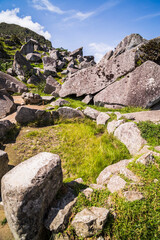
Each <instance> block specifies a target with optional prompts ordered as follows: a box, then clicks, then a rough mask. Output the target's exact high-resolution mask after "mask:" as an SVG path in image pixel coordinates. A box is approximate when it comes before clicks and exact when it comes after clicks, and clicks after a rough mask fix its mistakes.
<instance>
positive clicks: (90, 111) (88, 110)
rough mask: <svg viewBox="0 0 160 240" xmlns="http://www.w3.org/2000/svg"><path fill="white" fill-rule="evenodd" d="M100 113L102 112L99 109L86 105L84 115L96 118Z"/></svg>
mask: <svg viewBox="0 0 160 240" xmlns="http://www.w3.org/2000/svg"><path fill="white" fill-rule="evenodd" d="M99 114H100V112H99V111H97V110H95V109H93V108H90V107H86V109H85V110H84V115H85V116H87V117H89V118H91V119H94V120H96V119H97V117H98V115H99Z"/></svg>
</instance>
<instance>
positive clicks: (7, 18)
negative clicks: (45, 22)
mask: <svg viewBox="0 0 160 240" xmlns="http://www.w3.org/2000/svg"><path fill="white" fill-rule="evenodd" d="M19 12H20V10H19V8H15V9H12V10H8V9H7V10H6V11H1V12H0V22H5V23H12V24H13V23H14V24H18V25H20V26H21V27H26V28H29V29H31V30H32V31H34V32H36V33H38V34H40V35H42V36H44V37H45V38H46V39H51V34H50V33H49V32H48V31H44V27H43V26H41V25H40V24H39V23H37V22H33V21H32V18H31V16H26V17H23V18H21V17H19V16H18V13H19Z"/></svg>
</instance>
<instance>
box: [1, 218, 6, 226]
mask: <svg viewBox="0 0 160 240" xmlns="http://www.w3.org/2000/svg"><path fill="white" fill-rule="evenodd" d="M6 224H7V218H4V219H3V220H2V221H1V225H2V226H4V225H6Z"/></svg>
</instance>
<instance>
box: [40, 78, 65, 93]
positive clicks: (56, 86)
mask: <svg viewBox="0 0 160 240" xmlns="http://www.w3.org/2000/svg"><path fill="white" fill-rule="evenodd" d="M60 89H61V84H60V83H59V82H57V80H56V79H54V78H53V77H52V76H49V77H47V79H46V86H45V88H44V92H45V93H48V94H52V93H53V94H54V95H55V97H57V96H59V91H60ZM56 95H57V96H56Z"/></svg>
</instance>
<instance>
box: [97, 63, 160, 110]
mask: <svg viewBox="0 0 160 240" xmlns="http://www.w3.org/2000/svg"><path fill="white" fill-rule="evenodd" d="M159 75H160V66H159V65H157V64H156V63H154V62H151V61H147V62H145V63H144V64H142V65H141V66H140V67H137V68H136V69H135V70H134V71H133V72H132V73H130V74H128V75H127V76H126V77H124V78H123V79H121V80H119V81H116V82H115V83H113V84H112V85H110V86H108V87H107V88H105V89H104V90H103V91H101V92H100V93H98V94H97V95H96V96H95V97H94V103H95V105H100V106H104V105H105V104H110V105H113V104H117V105H121V106H137V107H138V106H140V107H144V108H148V107H151V106H153V105H154V104H156V103H157V102H159V101H160V78H159Z"/></svg>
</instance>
